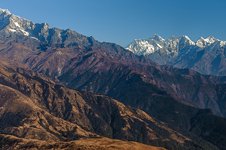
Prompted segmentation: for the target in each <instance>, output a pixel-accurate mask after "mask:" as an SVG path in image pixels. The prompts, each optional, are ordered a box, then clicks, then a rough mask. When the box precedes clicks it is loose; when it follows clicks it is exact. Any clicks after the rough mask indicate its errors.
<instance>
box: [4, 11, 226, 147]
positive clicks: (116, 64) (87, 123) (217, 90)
mask: <svg viewBox="0 0 226 150" xmlns="http://www.w3.org/2000/svg"><path fill="white" fill-rule="evenodd" d="M0 16H1V17H0V24H1V30H0V60H1V63H2V64H4V63H5V64H7V65H6V66H9V67H6V68H5V69H3V70H2V76H1V78H0V81H2V82H1V84H2V85H3V86H7V87H10V88H12V89H13V90H16V91H14V93H15V92H17V91H20V94H19V93H18V94H19V97H21V96H25V97H26V98H24V99H27V100H28V101H29V103H31V104H32V105H29V110H30V107H32V106H33V103H34V105H35V106H40V107H41V109H44V114H43V113H41V116H40V117H39V116H37V115H36V114H40V113H37V112H39V109H34V108H33V107H32V113H31V114H33V116H31V120H32V118H37V119H35V120H37V121H36V122H34V126H35V128H38V130H39V131H43V130H47V133H43V134H45V136H53V138H55V139H58V140H62V139H63V140H75V139H79V138H81V137H83V136H85V137H87V136H88V137H90V134H91V135H92V136H96V135H99V136H107V137H111V138H119V139H124V140H133V141H138V142H143V143H146V144H152V145H157V146H163V147H166V148H169V149H185V147H187V148H188V149H189V148H191V147H192V148H193V149H207V148H210V149H215V148H216V147H217V148H219V149H223V148H224V147H225V144H224V143H225V139H226V138H225V135H226V132H225V131H224V126H225V124H224V122H225V120H224V119H223V118H220V117H216V116H214V115H213V113H214V114H215V115H218V116H224V117H225V116H226V112H225V107H226V105H225V100H226V99H225V92H224V91H225V88H226V86H225V81H226V79H225V77H213V76H203V75H200V74H199V73H196V72H194V71H191V70H187V69H173V68H171V67H165V66H159V65H156V64H155V63H153V62H152V61H151V60H149V59H146V58H145V57H143V56H136V55H134V54H133V53H132V52H128V51H127V50H125V49H124V48H122V47H120V46H118V45H116V44H112V43H100V42H98V41H96V40H95V39H94V38H92V37H86V36H83V35H81V34H79V33H77V32H74V31H72V30H61V29H57V28H50V27H49V26H48V25H47V24H35V23H32V22H31V21H28V20H26V19H23V18H20V17H17V16H15V15H13V14H11V13H9V12H8V11H5V10H3V11H2V12H1V15H0ZM21 30H22V31H24V32H22V31H21ZM25 32H26V34H25ZM18 66H21V67H19V68H20V69H13V68H18ZM2 68H4V67H2ZM30 69H31V70H33V71H34V72H36V73H39V74H42V75H45V76H48V77H50V78H51V80H55V81H51V80H50V79H49V78H48V77H46V78H45V79H43V77H40V76H39V75H35V74H36V73H34V72H33V71H29V70H30ZM10 71H11V73H7V72H10ZM7 74H11V75H7ZM55 82H58V83H60V84H56V83H55ZM61 84H63V85H65V86H68V87H71V88H76V89H79V90H82V91H89V92H95V93H100V94H105V95H108V96H111V97H113V98H115V99H118V100H119V101H121V102H123V103H124V104H126V105H128V106H132V107H134V108H138V109H131V108H129V107H127V106H125V105H124V104H122V103H120V102H118V101H115V100H112V99H111V98H109V97H106V96H102V95H93V94H90V93H86V92H78V91H74V90H71V89H68V88H66V87H64V86H62V85H61ZM10 90H11V89H10ZM21 93H22V95H21ZM78 97H79V98H78ZM15 101H17V100H15ZM23 107H25V106H23ZM197 107H198V108H209V109H211V110H212V112H213V113H212V112H211V111H210V110H201V109H197ZM25 108H26V107H25ZM18 109H19V108H18ZM140 109H142V111H141V110H140ZM19 110H20V109H19ZM25 110H26V109H25ZM34 110H35V111H34ZM40 111H41V110H40ZM45 111H46V113H45ZM121 111H123V112H122V114H121ZM140 111H141V112H142V113H141V112H140ZM143 111H145V112H146V113H145V112H143ZM140 113H141V114H140ZM25 114H27V113H25ZM125 114H130V115H129V116H128V115H125ZM12 115H13V114H12ZM23 115H24V113H22V116H21V117H22V118H23V117H24V116H23ZM48 115H49V116H51V115H52V116H54V117H57V118H60V119H63V120H60V121H59V120H57V119H56V120H54V117H51V119H53V120H51V122H50V123H49V122H48V121H44V125H43V121H40V118H41V120H48V119H45V118H47V117H49V116H48ZM16 116H17V115H16ZM144 116H145V117H144ZM6 118H8V117H6ZM6 118H3V119H6ZM25 118H29V116H25ZM150 118H152V119H153V120H154V122H153V121H151V120H152V119H151V120H150ZM154 118H155V119H154ZM202 118H203V119H202ZM18 119H19V120H20V118H18ZM209 119H210V120H211V121H210V122H208V120H209ZM28 120H29V119H28ZM112 121H113V122H112ZM114 121H115V123H114ZM4 122H6V123H7V120H4ZM12 122H13V121H12ZM16 122H18V121H16ZM134 122H136V123H135V124H134ZM161 122H163V123H161ZM9 123H11V121H9ZM22 123H23V124H24V122H22ZM52 123H54V125H52ZM97 123H98V125H97ZM213 123H214V124H213ZM55 124H56V125H57V126H65V127H64V129H61V128H54V126H55ZM61 124H63V125H61ZM100 124H101V126H100ZM146 124H147V125H146ZM157 124H158V125H159V124H160V126H158V125H157ZM3 125H4V124H3ZM7 125H8V124H7ZM13 125H14V124H13ZM46 125H47V126H46ZM162 125H163V126H162ZM216 125H217V127H218V128H215V127H216ZM32 126H33V125H32ZM43 126H44V127H43ZM29 127H30V126H28V128H29ZM103 127H104V128H103ZM129 127H130V128H129ZM43 128H44V129H43ZM75 128H76V129H77V130H74V129H75ZM166 128H167V129H166ZM20 129H23V128H20ZM29 129H30V128H29ZM138 129H139V130H138ZM149 129H151V130H149ZM213 129H214V130H213ZM30 130H31V132H35V131H36V130H33V128H32V129H30ZM72 130H73V132H72ZM4 131H5V129H4ZM6 131H8V130H6ZM9 131H11V133H17V132H14V131H13V130H12V129H11V128H10V129H9ZM19 131H20V132H18V134H16V135H15V136H19V137H20V138H26V134H23V132H22V131H24V130H22V131H21V130H19ZM25 131H26V132H25ZM25 131H24V133H27V130H25ZM21 132H22V133H21ZM19 133H21V134H19ZM140 133H142V135H140ZM171 133H175V134H176V137H177V138H176V139H175V136H174V135H173V136H172V137H171V136H170V135H171ZM137 135H139V136H137ZM180 135H183V136H182V137H181V136H180ZM27 136H28V137H29V136H31V135H29V134H28V135H27ZM178 136H179V137H180V138H179V139H181V138H182V139H184V138H185V139H186V138H188V139H191V140H190V141H189V140H188V141H187V140H185V139H184V140H183V143H182V144H181V143H180V142H179V141H178ZM37 137H40V136H37ZM153 137H154V139H153ZM156 137H157V139H156ZM32 138H34V137H32ZM218 138H220V139H221V140H219V139H218ZM37 139H38V138H37ZM39 139H42V137H41V138H39ZM164 139H166V140H164ZM207 141H208V142H207ZM184 142H185V143H184ZM210 143H212V144H210ZM213 145H215V146H213ZM194 147H195V148H194Z"/></svg>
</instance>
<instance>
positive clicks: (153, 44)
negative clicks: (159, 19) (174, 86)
mask: <svg viewBox="0 0 226 150" xmlns="http://www.w3.org/2000/svg"><path fill="white" fill-rule="evenodd" d="M127 49H128V50H129V51H131V52H133V53H135V54H136V55H141V56H145V57H147V58H148V59H151V60H152V61H154V62H156V63H158V64H160V65H170V66H174V67H177V68H188V69H192V70H195V71H198V72H200V73H202V74H207V75H218V76H226V69H225V68H226V41H222V40H219V39H217V38H215V37H213V36H209V37H207V38H203V37H201V38H200V39H198V40H197V41H195V42H194V41H192V40H191V39H190V38H189V37H188V36H181V37H172V38H169V39H163V38H162V37H160V36H158V35H154V36H153V37H152V38H149V39H138V40H134V41H133V42H132V43H131V44H129V45H128V47H127Z"/></svg>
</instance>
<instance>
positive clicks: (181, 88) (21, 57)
mask: <svg viewBox="0 0 226 150" xmlns="http://www.w3.org/2000/svg"><path fill="white" fill-rule="evenodd" d="M1 24H2V30H0V33H1V34H0V35H1V36H0V57H1V59H7V60H10V61H11V63H12V62H14V63H16V64H23V65H24V64H25V65H27V66H28V67H29V68H31V69H32V70H33V71H36V72H39V73H43V74H45V75H48V76H50V77H51V78H52V79H59V80H60V81H62V82H63V83H65V84H66V85H68V86H70V87H73V88H77V89H80V90H86V91H92V92H98V93H102V94H107V95H110V96H114V97H115V98H121V96H119V95H120V93H119V92H120V91H122V90H126V89H128V88H129V87H126V85H127V82H128V81H127V80H130V78H131V77H132V76H137V77H138V78H140V79H141V82H143V84H146V83H147V84H150V86H152V87H154V88H156V89H158V90H160V91H163V92H164V93H167V95H169V96H170V97H173V98H174V99H175V100H177V101H179V102H182V103H185V104H189V105H192V106H195V107H199V108H209V109H211V110H212V111H213V112H214V113H215V114H217V115H219V116H225V115H226V114H225V112H224V106H222V105H220V104H221V103H223V102H222V101H223V100H222V99H221V98H219V97H218V95H219V91H217V90H218V88H217V87H218V86H217V84H218V83H220V84H222V83H224V82H223V81H225V79H224V77H221V78H216V77H210V76H202V75H200V74H198V73H195V72H193V71H189V70H186V69H183V70H179V69H172V68H170V67H164V66H163V67H161V66H158V65H156V64H154V63H152V62H151V61H150V60H147V59H145V58H144V57H141V56H136V55H134V54H133V53H131V52H128V51H127V50H125V49H123V48H122V47H120V46H118V45H116V44H111V43H100V42H98V41H96V40H95V39H93V38H92V37H86V36H83V35H81V34H78V33H76V32H74V31H71V30H61V29H57V28H49V26H48V25H47V24H34V23H32V22H31V21H27V20H25V19H22V18H19V17H17V16H15V15H12V14H10V13H7V12H5V13H1ZM22 31H23V32H22ZM25 33H26V34H25ZM159 40H160V39H159ZM184 41H185V42H186V43H191V41H189V40H187V39H186V38H184ZM179 43H180V46H181V47H184V45H183V43H181V42H179ZM43 47H44V48H43ZM122 86H123V87H122ZM137 88H138V91H139V90H140V88H139V87H137ZM129 94H131V93H129ZM116 95H117V97H116ZM122 100H123V101H126V100H125V99H122ZM130 101H131V102H132V103H134V102H135V101H138V99H137V98H136V97H134V99H133V100H130Z"/></svg>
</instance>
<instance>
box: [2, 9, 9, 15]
mask: <svg viewBox="0 0 226 150" xmlns="http://www.w3.org/2000/svg"><path fill="white" fill-rule="evenodd" d="M0 14H5V15H11V12H10V11H9V10H8V9H2V8H0Z"/></svg>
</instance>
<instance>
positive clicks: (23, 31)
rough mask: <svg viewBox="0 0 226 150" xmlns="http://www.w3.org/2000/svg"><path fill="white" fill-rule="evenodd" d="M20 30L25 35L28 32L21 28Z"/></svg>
mask: <svg viewBox="0 0 226 150" xmlns="http://www.w3.org/2000/svg"><path fill="white" fill-rule="evenodd" d="M20 31H21V32H22V33H23V34H24V35H25V36H29V33H28V32H27V31H25V30H23V29H20Z"/></svg>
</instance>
